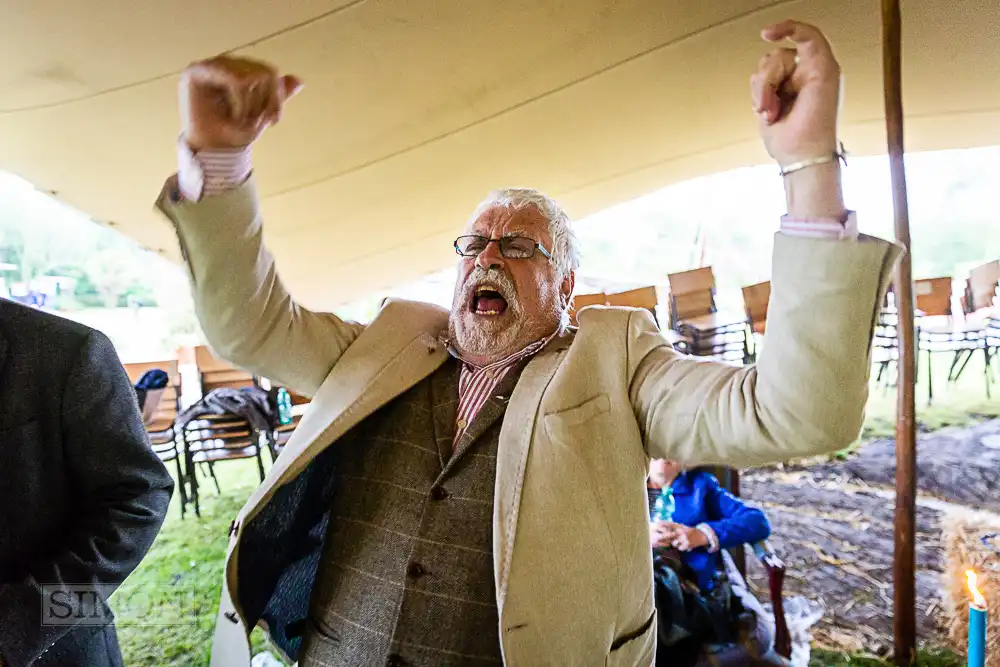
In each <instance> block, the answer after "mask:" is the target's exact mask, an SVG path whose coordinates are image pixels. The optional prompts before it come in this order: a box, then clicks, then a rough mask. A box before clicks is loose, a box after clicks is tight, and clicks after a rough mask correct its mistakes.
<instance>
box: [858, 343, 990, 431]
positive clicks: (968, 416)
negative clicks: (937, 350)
mask: <svg viewBox="0 0 1000 667" xmlns="http://www.w3.org/2000/svg"><path fill="white" fill-rule="evenodd" d="M983 363H984V362H983V355H982V353H977V354H976V355H975V357H974V358H973V359H972V360H971V361H970V362H969V365H968V366H967V367H966V368H965V371H964V372H963V373H962V376H961V377H960V378H959V380H958V382H955V383H953V384H949V383H948V382H947V377H948V366H949V365H950V364H951V358H950V356H949V355H947V354H943V353H942V354H937V355H935V356H934V362H933V364H934V365H933V368H934V401H933V403H932V404H930V405H928V402H927V367H926V364H927V356H926V354H923V355H921V357H920V367H919V368H918V372H919V377H918V378H917V388H916V409H917V424H918V428H919V429H920V430H922V431H937V430H939V429H942V428H946V427H949V426H958V427H964V426H970V425H972V424H974V423H976V422H977V421H982V420H983V419H989V418H994V417H1000V360H994V361H993V371H994V372H993V378H994V382H993V387H992V398H990V399H987V398H986V381H985V379H984V377H983ZM895 431H896V390H895V388H894V387H889V388H886V387H885V385H876V384H874V383H873V384H872V387H871V395H870V398H869V401H868V415H867V419H866V420H865V429H864V435H863V438H862V439H863V440H865V439H871V438H891V437H894V436H895Z"/></svg>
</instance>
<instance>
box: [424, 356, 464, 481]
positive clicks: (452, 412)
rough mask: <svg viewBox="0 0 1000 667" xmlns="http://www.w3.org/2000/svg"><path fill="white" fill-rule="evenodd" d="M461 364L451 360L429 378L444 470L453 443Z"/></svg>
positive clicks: (435, 427) (433, 417)
mask: <svg viewBox="0 0 1000 667" xmlns="http://www.w3.org/2000/svg"><path fill="white" fill-rule="evenodd" d="M461 369H462V364H461V362H459V361H458V360H457V359H453V360H452V361H449V362H448V363H446V364H445V366H443V367H442V368H441V369H440V370H438V371H437V372H436V373H434V375H432V376H431V412H432V415H431V418H432V419H433V422H434V439H435V440H436V441H437V449H438V459H439V461H440V463H441V470H444V468H445V466H446V465H448V461H449V460H450V459H451V450H452V446H453V444H452V443H454V441H455V419H456V418H457V416H458V378H459V373H461Z"/></svg>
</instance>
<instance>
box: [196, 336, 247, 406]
mask: <svg viewBox="0 0 1000 667" xmlns="http://www.w3.org/2000/svg"><path fill="white" fill-rule="evenodd" d="M194 360H195V364H196V365H197V366H198V376H199V377H200V379H201V395H202V396H205V395H207V394H208V392H210V391H212V390H213V389H240V388H242V387H255V386H258V381H257V378H256V377H254V375H253V374H252V373H250V372H248V371H245V370H243V369H242V368H236V367H235V366H233V365H232V364H230V363H229V362H227V361H224V360H222V359H219V358H218V357H216V356H215V355H214V354H213V353H212V351H211V350H210V349H209V348H208V347H207V346H205V345H199V346H198V347H196V348H195V349H194Z"/></svg>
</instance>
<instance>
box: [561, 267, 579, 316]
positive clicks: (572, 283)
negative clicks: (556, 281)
mask: <svg viewBox="0 0 1000 667" xmlns="http://www.w3.org/2000/svg"><path fill="white" fill-rule="evenodd" d="M574 287H576V272H575V271H570V272H569V273H567V274H566V277H565V278H563V281H562V285H560V286H559V294H560V295H561V296H562V305H563V308H569V302H570V299H572V298H573V288H574Z"/></svg>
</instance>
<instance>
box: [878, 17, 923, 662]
mask: <svg viewBox="0 0 1000 667" xmlns="http://www.w3.org/2000/svg"><path fill="white" fill-rule="evenodd" d="M901 38H902V35H901V20H900V13H899V0H882V73H883V78H884V84H885V122H886V134H887V138H888V148H889V171H890V173H891V175H892V205H893V211H894V212H895V222H896V240H897V241H899V243H900V244H902V245H903V247H904V248H906V249H907V252H906V254H905V255H904V256H903V258H902V261H900V263H899V268H898V269H897V273H896V276H895V281H894V282H895V294H896V308H897V309H898V316H899V326H898V328H897V331H898V335H899V380H898V382H897V392H898V402H897V407H896V516H895V552H894V554H893V590H894V596H893V635H894V639H895V661H896V664H897V665H912V664H913V662H914V660H915V658H916V647H917V618H916V604H917V599H916V544H915V541H916V500H917V476H916V471H917V446H916V419H915V417H914V411H915V394H916V390H915V384H916V355H915V352H914V342H915V341H914V331H913V330H914V323H913V266H912V263H911V256H912V253H911V252H910V249H911V246H910V220H909V210H908V207H907V200H906V170H905V168H904V166H903V95H902V80H901V79H902V71H901V51H902V49H901Z"/></svg>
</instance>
